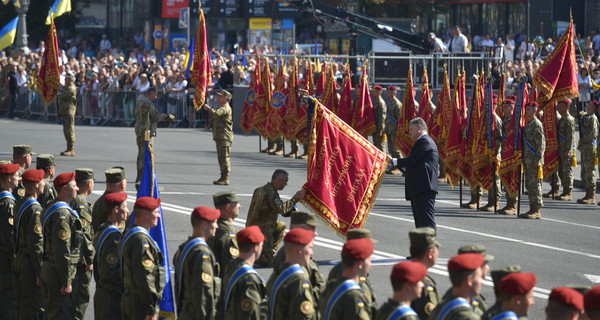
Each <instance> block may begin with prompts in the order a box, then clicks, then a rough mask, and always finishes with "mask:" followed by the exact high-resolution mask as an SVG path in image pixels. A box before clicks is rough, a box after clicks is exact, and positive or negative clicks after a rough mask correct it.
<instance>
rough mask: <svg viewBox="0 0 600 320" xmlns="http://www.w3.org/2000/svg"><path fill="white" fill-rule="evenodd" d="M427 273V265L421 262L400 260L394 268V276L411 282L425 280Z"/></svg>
mask: <svg viewBox="0 0 600 320" xmlns="http://www.w3.org/2000/svg"><path fill="white" fill-rule="evenodd" d="M426 275H427V267H426V266H425V265H424V264H422V263H420V262H414V261H405V262H399V263H397V264H396V265H395V266H394V268H393V269H392V278H394V279H398V280H401V281H406V282H409V283H417V282H419V281H423V279H425V276H426Z"/></svg>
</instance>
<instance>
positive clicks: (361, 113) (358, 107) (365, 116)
mask: <svg viewBox="0 0 600 320" xmlns="http://www.w3.org/2000/svg"><path fill="white" fill-rule="evenodd" d="M363 66H364V68H363V74H362V76H361V81H360V88H359V91H358V97H357V98H356V101H354V108H353V111H354V112H353V114H352V128H354V130H356V131H358V132H359V133H360V134H362V135H363V137H366V136H368V135H370V134H373V133H374V132H375V129H376V126H375V108H374V107H373V100H371V92H370V91H369V81H368V77H367V71H368V70H367V64H366V62H365V63H364V64H363Z"/></svg>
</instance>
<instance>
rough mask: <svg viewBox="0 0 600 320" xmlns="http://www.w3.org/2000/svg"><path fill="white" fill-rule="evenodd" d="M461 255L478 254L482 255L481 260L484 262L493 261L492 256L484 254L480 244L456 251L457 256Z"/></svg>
mask: <svg viewBox="0 0 600 320" xmlns="http://www.w3.org/2000/svg"><path fill="white" fill-rule="evenodd" d="M463 253H479V254H482V255H483V259H484V260H485V262H490V261H492V260H494V256H492V255H490V254H487V253H485V247H484V246H482V245H480V244H468V245H466V246H462V247H460V248H459V249H458V254H463Z"/></svg>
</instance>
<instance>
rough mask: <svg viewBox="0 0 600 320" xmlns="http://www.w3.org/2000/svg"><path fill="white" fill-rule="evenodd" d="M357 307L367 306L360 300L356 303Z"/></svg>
mask: <svg viewBox="0 0 600 320" xmlns="http://www.w3.org/2000/svg"><path fill="white" fill-rule="evenodd" d="M356 306H357V307H359V308H362V307H364V306H365V302H364V301H362V300H358V301H356Z"/></svg>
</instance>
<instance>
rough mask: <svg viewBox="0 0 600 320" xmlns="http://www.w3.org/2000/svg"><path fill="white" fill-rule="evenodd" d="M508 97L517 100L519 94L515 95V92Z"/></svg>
mask: <svg viewBox="0 0 600 320" xmlns="http://www.w3.org/2000/svg"><path fill="white" fill-rule="evenodd" d="M507 98H508V99H512V100H515V101H516V100H517V96H515V95H514V94H511V95H510V96H508V97H507Z"/></svg>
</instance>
